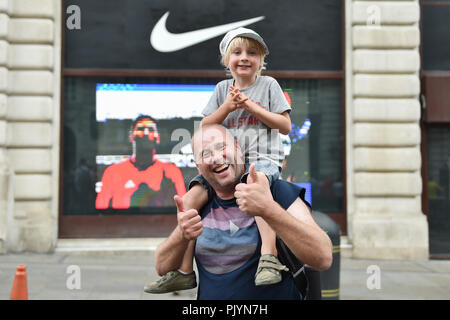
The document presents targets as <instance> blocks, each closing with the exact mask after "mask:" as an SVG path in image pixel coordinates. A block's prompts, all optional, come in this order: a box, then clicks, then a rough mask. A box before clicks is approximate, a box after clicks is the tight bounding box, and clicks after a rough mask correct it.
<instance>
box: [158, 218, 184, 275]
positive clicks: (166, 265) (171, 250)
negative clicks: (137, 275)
mask: <svg viewBox="0 0 450 320" xmlns="http://www.w3.org/2000/svg"><path fill="white" fill-rule="evenodd" d="M188 244H189V240H187V239H185V238H184V237H183V233H182V232H181V230H180V228H179V227H178V226H177V227H176V228H175V230H174V231H173V232H172V233H171V234H170V236H169V237H168V238H167V239H166V240H164V241H163V242H161V243H160V244H159V245H158V247H157V248H156V252H155V266H156V272H157V273H158V274H159V275H160V276H162V275H163V274H166V273H167V272H169V271H171V270H176V269H178V268H179V267H180V265H181V262H182V259H183V255H184V253H185V251H186V249H187V246H188Z"/></svg>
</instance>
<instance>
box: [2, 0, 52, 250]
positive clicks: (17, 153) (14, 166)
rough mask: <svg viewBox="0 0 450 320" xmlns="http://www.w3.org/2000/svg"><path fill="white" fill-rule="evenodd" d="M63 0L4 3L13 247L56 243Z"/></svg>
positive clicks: (9, 243) (9, 230) (49, 247)
mask: <svg viewBox="0 0 450 320" xmlns="http://www.w3.org/2000/svg"><path fill="white" fill-rule="evenodd" d="M58 2H59V1H57V0H9V1H5V0H4V1H2V2H1V3H7V11H6V12H5V13H4V15H5V16H6V17H7V24H6V26H7V33H6V38H7V41H8V50H7V63H6V72H7V77H6V96H5V98H6V110H5V118H6V137H5V145H6V150H5V151H6V158H7V159H8V163H9V166H10V168H11V170H12V175H13V176H12V179H13V180H14V184H13V185H14V186H13V190H12V193H13V201H14V209H13V211H12V212H10V218H9V219H8V222H7V249H8V251H14V252H20V251H34V252H49V251H52V250H53V248H54V247H55V244H56V225H57V221H56V217H57V214H56V213H55V206H54V202H55V201H57V200H58V199H57V197H58V193H57V192H54V191H55V187H54V183H55V182H56V181H57V180H56V179H55V177H57V175H58V171H57V170H55V168H57V167H58V166H57V164H56V166H55V164H54V159H55V157H54V152H55V151H58V150H59V148H56V149H55V145H56V144H57V143H59V139H58V138H57V136H56V134H57V133H56V130H55V126H57V127H59V124H55V121H54V118H55V116H54V114H55V112H56V111H57V107H56V106H59V102H58V103H55V101H54V95H55V92H56V90H58V91H59V85H56V84H59V75H58V74H56V73H55V66H56V65H57V64H58V63H59V61H60V60H59V57H58V58H56V57H55V55H54V53H55V47H54V45H55V35H56V32H55V29H56V28H59V26H58V27H57V26H56V22H55V16H56V15H60V13H59V11H58V10H59V9H58V8H60V5H58ZM57 23H59V22H57ZM1 25H3V23H1ZM58 36H59V33H58ZM57 68H58V69H57V70H58V71H59V67H57ZM1 74H2V71H1V69H0V75H1ZM0 83H1V82H0ZM0 91H1V88H0ZM58 96H59V95H58ZM0 98H1V96H0ZM58 112H59V110H58ZM0 129H1V125H0ZM55 142H56V143H55ZM0 223H1V222H0Z"/></svg>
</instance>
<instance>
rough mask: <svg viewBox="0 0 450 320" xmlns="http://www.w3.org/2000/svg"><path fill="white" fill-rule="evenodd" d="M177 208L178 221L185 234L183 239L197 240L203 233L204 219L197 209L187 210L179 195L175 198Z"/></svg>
mask: <svg viewBox="0 0 450 320" xmlns="http://www.w3.org/2000/svg"><path fill="white" fill-rule="evenodd" d="M173 200H174V201H175V204H176V206H177V210H178V213H177V220H178V226H179V227H180V229H181V232H182V233H183V237H184V238H185V239H187V240H194V239H197V237H198V236H199V235H201V234H202V232H203V224H202V218H201V217H200V215H199V214H198V211H197V210H195V209H189V210H185V209H184V205H183V199H181V198H180V197H179V196H178V195H175V196H174V197H173Z"/></svg>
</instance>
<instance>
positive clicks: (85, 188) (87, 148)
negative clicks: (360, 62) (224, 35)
mask: <svg viewBox="0 0 450 320" xmlns="http://www.w3.org/2000/svg"><path fill="white" fill-rule="evenodd" d="M220 80H221V79H192V78H189V79H181V78H152V79H147V78H114V79H111V78H94V77H85V78H83V77H66V78H65V79H64V112H63V118H64V120H63V125H64V129H63V150H64V162H63V202H62V203H63V214H64V215H101V214H122V213H127V214H130V213H131V214H161V213H174V212H175V207H174V205H173V200H172V198H173V195H174V194H175V193H180V188H181V189H183V188H186V187H187V185H188V183H189V181H190V180H191V178H193V177H194V176H195V175H196V174H197V170H196V168H195V166H194V164H193V163H192V162H190V159H191V158H190V156H191V154H190V150H189V144H190V141H188V140H187V139H186V137H187V138H189V139H190V137H191V135H192V133H193V131H194V127H195V121H199V120H201V116H200V115H199V112H194V113H191V114H189V113H186V112H187V111H186V110H191V109H189V108H190V107H187V105H188V104H189V101H191V100H193V99H194V100H196V101H197V99H198V100H199V101H201V99H203V98H201V97H203V96H204V94H205V93H206V95H207V94H208V90H213V88H214V86H215V84H216V83H217V82H218V81H220ZM279 83H280V85H281V87H282V88H283V89H284V90H285V92H286V95H287V97H288V98H289V100H290V101H291V103H292V107H293V110H292V112H291V119H292V123H293V128H292V130H291V133H290V134H289V135H288V137H286V138H285V139H284V142H285V150H286V152H287V153H288V156H287V158H286V163H285V168H284V171H283V172H282V177H283V178H284V179H288V180H290V181H292V182H296V183H301V184H302V186H304V187H306V188H307V190H308V194H307V196H308V197H309V200H310V201H312V205H313V209H314V210H318V211H322V212H326V213H343V212H344V207H343V197H344V194H343V179H342V156H343V150H342V148H343V143H342V141H343V140H342V139H343V130H342V114H341V113H342V105H341V103H342V99H341V92H342V89H341V83H342V82H341V80H304V79H302V80H300V79H296V80H279ZM113 84H116V85H113ZM180 84H182V85H184V86H183V90H191V91H189V93H184V94H182V102H181V103H176V102H173V101H176V100H173V101H172V99H175V96H177V95H178V94H179V92H177V90H178V89H179V88H180V87H179V86H174V85H180ZM154 85H164V86H154ZM171 85H172V86H171ZM193 85H194V86H193ZM155 88H156V89H155ZM149 90H150V91H151V92H149ZM152 90H155V91H157V92H156V93H157V94H159V93H161V92H160V91H161V90H162V91H166V92H168V93H169V94H170V96H169V95H165V96H164V95H163V98H162V99H159V100H158V99H157V98H155V96H154V94H155V92H153V91H152ZM141 95H144V98H139V99H140V100H139V99H138V100H137V101H140V103H141V104H142V105H139V104H137V103H136V96H139V97H140V96H141ZM194 96H195V98H192V97H194ZM124 97H125V98H124ZM169 100H170V101H172V102H170V103H169V102H168V101H169ZM168 103H169V105H167V104H168ZM200 104H201V106H200V107H199V110H201V109H202V106H203V104H204V102H202V103H200ZM110 105H111V106H112V105H115V106H116V108H115V109H114V108H112V107H111V108H110V107H109V106H110ZM180 105H182V106H186V108H184V109H183V108H180ZM136 106H137V107H136ZM136 108H137V109H136ZM136 110H139V111H140V113H144V114H147V115H149V116H152V117H154V119H141V121H138V122H137V123H134V124H133V120H134V118H135V117H134V116H133V117H132V116H130V115H132V114H135V115H137V111H136ZM167 115H170V116H167ZM152 120H155V123H153V122H152ZM141 138H145V139H144V140H139V139H141ZM142 143H145V145H146V147H147V148H149V147H148V146H149V145H152V146H153V147H154V149H155V152H156V155H155V157H156V158H157V159H159V160H161V161H163V162H165V163H169V164H173V165H172V166H171V167H170V168H168V169H167V170H163V172H164V175H162V176H158V177H156V176H157V175H156V174H155V173H152V174H151V175H149V174H146V175H145V177H142V175H139V172H137V171H143V170H147V169H149V168H150V167H148V165H146V163H147V162H146V159H149V158H151V159H153V158H152V155H153V154H152V153H151V152H147V153H141V152H140V151H139V150H144V149H142V146H143V144H142ZM152 143H153V144H152ZM155 144H156V145H155ZM153 147H152V148H153ZM152 148H150V150H153V149H152ZM146 150H148V149H146ZM137 151H138V152H137ZM133 155H134V156H135V157H134V158H133ZM130 161H131V163H130ZM133 161H134V162H133ZM118 163H121V164H122V166H123V167H122V168H121V169H118V166H117V164H118ZM114 164H116V165H114ZM113 165H114V166H113ZM112 168H113V169H112ZM107 171H108V172H107ZM133 174H134V176H133ZM149 176H151V177H152V179H151V180H148V181H144V180H145V178H148V177H149ZM107 177H108V179H107ZM180 177H181V178H180ZM143 179H144V180H143ZM181 185H182V186H181ZM106 190H107V191H108V195H105V196H104V197H103V195H104V193H105V192H106ZM113 194H114V195H113ZM119 200H120V201H119Z"/></svg>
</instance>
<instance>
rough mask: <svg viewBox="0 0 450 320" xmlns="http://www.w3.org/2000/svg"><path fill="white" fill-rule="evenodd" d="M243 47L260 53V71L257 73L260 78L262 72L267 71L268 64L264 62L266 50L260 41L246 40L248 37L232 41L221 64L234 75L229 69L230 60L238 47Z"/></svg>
mask: <svg viewBox="0 0 450 320" xmlns="http://www.w3.org/2000/svg"><path fill="white" fill-rule="evenodd" d="M242 46H246V47H247V48H248V47H254V48H255V49H256V51H257V52H258V54H259V56H260V64H259V70H258V71H257V75H258V76H259V75H260V74H261V71H262V70H265V69H266V65H267V63H266V62H265V61H264V59H265V58H266V50H265V48H264V47H263V46H262V44H261V43H259V42H258V41H256V40H254V39H251V38H246V37H236V38H234V39H233V40H231V42H230V44H229V45H228V48H227V50H226V51H225V53H224V54H223V55H222V58H221V61H220V62H221V63H222V65H223V66H224V67H225V69H226V70H227V71H228V72H230V73H231V74H232V72H231V71H230V70H229V68H228V62H229V60H230V55H231V53H232V52H233V50H234V49H235V48H236V47H242Z"/></svg>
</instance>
